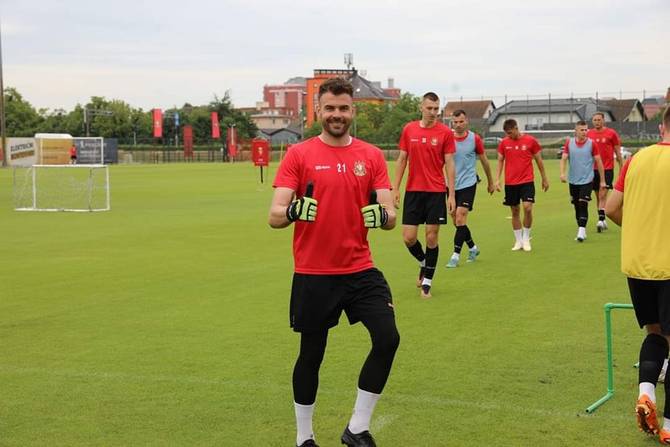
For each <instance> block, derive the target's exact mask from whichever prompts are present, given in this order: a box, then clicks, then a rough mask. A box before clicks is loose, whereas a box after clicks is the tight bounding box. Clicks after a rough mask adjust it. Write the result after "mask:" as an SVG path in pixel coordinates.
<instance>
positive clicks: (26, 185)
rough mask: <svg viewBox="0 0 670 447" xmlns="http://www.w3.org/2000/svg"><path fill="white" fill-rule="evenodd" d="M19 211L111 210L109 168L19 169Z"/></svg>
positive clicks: (16, 204) (16, 182)
mask: <svg viewBox="0 0 670 447" xmlns="http://www.w3.org/2000/svg"><path fill="white" fill-rule="evenodd" d="M13 174H14V175H13V196H14V209H15V210H16V211H73V212H92V211H109V210H110V209H111V204H110V187H109V186H110V185H109V167H108V166H106V165H102V164H87V165H84V164H82V165H32V166H28V167H21V166H16V167H14V171H13Z"/></svg>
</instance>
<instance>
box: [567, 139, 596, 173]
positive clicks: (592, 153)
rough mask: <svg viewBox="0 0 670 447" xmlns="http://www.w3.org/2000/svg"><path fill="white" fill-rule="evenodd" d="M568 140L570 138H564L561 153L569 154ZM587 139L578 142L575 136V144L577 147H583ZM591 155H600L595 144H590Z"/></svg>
mask: <svg viewBox="0 0 670 447" xmlns="http://www.w3.org/2000/svg"><path fill="white" fill-rule="evenodd" d="M570 140H571V138H568V139H567V140H565V144H564V145H563V153H564V154H568V155H570ZM587 141H589V139H588V138H587V139H585V140H584V141H582V142H581V143H580V142H579V140H578V139H577V138H575V144H576V145H577V147H583V146H584V145H585V144H586V142H587ZM591 155H592V156H594V157H595V156H596V155H600V153H599V152H598V146H597V145H595V144H592V145H591ZM594 166H596V165H594ZM596 169H598V168H596Z"/></svg>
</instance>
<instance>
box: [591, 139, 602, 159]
mask: <svg viewBox="0 0 670 447" xmlns="http://www.w3.org/2000/svg"><path fill="white" fill-rule="evenodd" d="M591 155H593V156H594V157H595V156H596V155H600V150H599V149H598V145H597V144H596V143H595V142H594V141H593V140H591Z"/></svg>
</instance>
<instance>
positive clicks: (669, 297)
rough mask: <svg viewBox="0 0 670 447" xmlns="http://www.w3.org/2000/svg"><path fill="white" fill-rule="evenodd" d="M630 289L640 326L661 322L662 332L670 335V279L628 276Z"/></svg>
mask: <svg viewBox="0 0 670 447" xmlns="http://www.w3.org/2000/svg"><path fill="white" fill-rule="evenodd" d="M628 290H629V291H630V298H631V301H632V302H633V308H634V309H635V316H636V317H637V322H638V324H639V325H640V327H643V326H644V325H645V324H653V323H660V324H661V332H663V334H664V335H670V279H665V280H660V281H652V280H648V279H635V278H628Z"/></svg>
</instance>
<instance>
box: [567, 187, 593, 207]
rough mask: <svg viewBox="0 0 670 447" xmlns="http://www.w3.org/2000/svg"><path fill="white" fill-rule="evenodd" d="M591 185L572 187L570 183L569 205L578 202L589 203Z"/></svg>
mask: <svg viewBox="0 0 670 447" xmlns="http://www.w3.org/2000/svg"><path fill="white" fill-rule="evenodd" d="M591 191H592V189H591V184H590V183H585V184H583V185H573V184H572V183H570V198H571V200H570V203H572V204H573V205H574V204H575V203H577V201H579V200H585V201H587V202H588V201H590V200H591Z"/></svg>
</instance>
